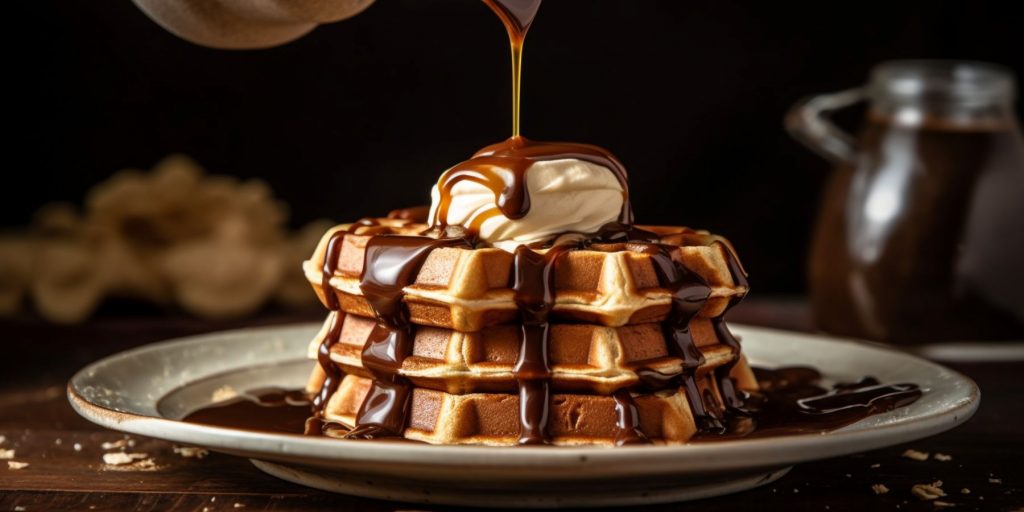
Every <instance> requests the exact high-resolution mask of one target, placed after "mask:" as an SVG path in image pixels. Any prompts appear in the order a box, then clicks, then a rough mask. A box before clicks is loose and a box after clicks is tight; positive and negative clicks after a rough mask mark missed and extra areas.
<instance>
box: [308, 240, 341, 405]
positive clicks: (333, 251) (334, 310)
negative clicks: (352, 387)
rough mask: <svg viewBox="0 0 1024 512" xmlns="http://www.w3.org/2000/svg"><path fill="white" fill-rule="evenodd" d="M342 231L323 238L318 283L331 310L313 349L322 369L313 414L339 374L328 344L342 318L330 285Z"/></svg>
mask: <svg viewBox="0 0 1024 512" xmlns="http://www.w3.org/2000/svg"><path fill="white" fill-rule="evenodd" d="M346 234H347V231H346V230H339V231H337V232H335V233H334V234H333V235H331V238H330V239H329V240H328V241H327V250H326V251H325V252H324V263H323V267H322V269H321V272H322V273H321V278H320V286H321V288H322V289H323V294H324V302H326V303H327V309H330V310H331V325H330V327H329V328H328V330H327V334H326V335H325V336H324V339H323V341H322V342H320V346H319V347H318V348H317V351H316V360H317V363H319V364H320V368H321V369H323V371H324V382H323V384H322V385H321V386H320V391H319V392H318V393H317V394H316V396H315V397H313V404H312V407H313V412H314V414H315V415H316V416H320V415H321V414H322V413H323V409H324V407H325V406H326V405H327V400H328V399H330V398H331V395H333V394H334V392H335V391H337V389H338V385H339V384H341V379H342V377H343V375H342V372H341V368H340V367H339V366H338V365H336V364H334V362H333V361H331V347H333V346H334V345H335V344H337V343H338V340H340V339H341V326H342V324H343V323H344V320H345V313H344V312H343V311H341V304H340V303H339V302H338V296H337V294H335V292H334V289H333V288H332V287H331V278H332V277H334V273H335V271H337V269H338V259H339V258H340V257H341V246H342V243H343V242H344V240H345V235H346Z"/></svg>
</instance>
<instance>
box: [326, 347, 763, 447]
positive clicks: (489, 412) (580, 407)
mask: <svg viewBox="0 0 1024 512" xmlns="http://www.w3.org/2000/svg"><path fill="white" fill-rule="evenodd" d="M749 371H750V370H749V367H747V366H746V363H745V362H743V361H741V363H740V364H738V365H736V367H735V368H734V370H733V373H736V374H737V375H739V374H742V373H744V372H747V373H749ZM750 378H751V379H752V378H753V377H752V376H751V377H750ZM744 380H745V379H744V378H742V377H741V378H739V379H737V381H738V382H740V383H741V387H743V388H744V389H747V390H753V389H756V382H754V383H753V384H751V383H750V382H747V383H746V385H743V384H742V383H743V381H744ZM371 382H372V381H371V380H370V379H367V378H365V377H360V376H357V375H347V376H346V377H345V379H344V380H343V381H342V382H341V385H340V386H339V387H338V390H337V391H336V392H335V393H334V395H333V396H332V397H331V398H330V400H329V401H328V402H327V407H326V408H325V410H324V418H325V419H327V420H330V421H336V422H339V423H342V424H344V425H349V426H351V425H353V424H354V423H355V417H356V414H357V412H358V411H359V406H360V405H361V404H362V401H363V398H364V397H365V396H366V393H367V391H368V390H369V388H370V385H371ZM310 385H311V387H316V386H317V384H316V382H311V383H310ZM697 387H698V389H699V390H700V392H701V395H702V396H705V397H710V398H707V399H706V400H705V402H706V403H705V406H706V407H708V408H713V409H715V410H716V411H718V412H719V413H721V411H722V405H721V399H720V395H719V392H718V388H717V384H716V383H715V379H714V378H713V377H712V376H711V375H710V374H705V375H703V376H702V377H699V378H697ZM632 398H633V402H634V403H635V404H636V408H637V412H638V413H639V420H640V422H639V430H640V431H641V432H642V433H643V434H644V435H645V436H646V437H647V438H648V439H650V440H651V441H652V442H655V443H667V444H678V443H685V442H687V441H688V440H690V438H691V437H693V435H694V434H695V433H696V432H697V427H696V424H695V422H694V419H693V415H692V413H691V412H690V404H689V402H688V401H687V399H686V394H685V393H683V392H682V391H681V390H679V389H670V390H665V391H660V392H657V393H649V394H633V395H632ZM410 402H411V403H410V405H409V411H410V412H409V421H408V425H407V427H406V429H405V431H404V432H403V436H404V437H405V438H407V439H412V440H417V441H424V442H428V443H432V444H485V445H515V444H517V442H518V439H519V434H520V423H519V422H520V420H519V396H518V395H516V394H506V393H469V394H452V393H446V392H444V391H437V390H433V389H427V388H415V389H414V390H413V392H412V395H411V399H410ZM549 411H550V416H549V418H550V419H549V422H548V427H547V432H548V434H549V435H550V436H551V442H552V444H556V445H580V444H598V445H613V444H615V439H616V435H617V434H618V431H619V428H618V417H617V413H616V401H615V398H613V397H611V396H602V395H592V394H557V393H556V394H553V395H552V396H551V401H550V410H549Z"/></svg>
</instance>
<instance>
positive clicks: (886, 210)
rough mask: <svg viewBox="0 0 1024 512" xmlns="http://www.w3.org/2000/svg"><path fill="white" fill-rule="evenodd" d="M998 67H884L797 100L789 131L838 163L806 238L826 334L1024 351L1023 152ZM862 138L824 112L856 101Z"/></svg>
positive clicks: (1006, 82)
mask: <svg viewBox="0 0 1024 512" xmlns="http://www.w3.org/2000/svg"><path fill="white" fill-rule="evenodd" d="M1014 94H1015V83H1014V78H1013V75H1012V73H1011V72H1010V71H1009V70H1007V69H1005V68H1003V67H1000V66H996V65H992V64H985V63H977V62H958V61H892V62H885V63H882V64H880V65H878V66H877V67H875V68H874V70H873V71H872V73H871V78H870V80H869V83H868V85H867V86H865V87H862V88H857V89H851V90H847V91H843V92H839V93H835V94H825V95H820V96H815V97H812V98H809V99H806V100H804V101H802V102H800V103H799V104H797V105H796V106H795V107H794V108H793V109H792V110H791V111H790V112H789V114H788V115H787V119H786V125H787V128H788V129H789V131H790V133H791V134H793V135H794V137H796V138H797V139H798V140H800V141H801V142H803V143H804V144H806V145H807V146H808V147H810V148H811V149H813V150H815V151H817V152H819V153H820V154H822V155H823V156H825V157H826V158H828V159H829V160H831V161H833V162H834V163H835V165H836V169H835V172H834V175H833V176H832V178H831V181H830V183H829V185H828V188H827V189H826V191H825V194H824V198H823V203H822V206H821V210H820V215H819V218H818V220H817V226H816V229H815V232H814V238H813V243H812V248H811V262H810V276H809V277H810V292H811V303H812V308H813V311H814V317H815V321H816V323H817V325H818V326H819V327H820V328H821V329H823V330H825V331H828V332H831V333H836V334H841V335H849V336H857V337H863V338H870V339H875V340H880V341H888V342H897V343H920V342H932V341H943V340H981V339H985V340H992V339H1024V140H1022V137H1021V132H1020V129H1019V127H1018V124H1017V121H1016V119H1015V116H1014V114H1013V102H1014ZM862 100H863V101H867V102H868V109H867V114H866V119H865V121H864V124H863V128H862V129H861V131H860V134H859V136H858V137H856V138H855V137H852V136H850V135H847V134H846V133H844V132H843V131H842V130H840V129H839V128H838V127H836V126H835V125H834V124H832V123H831V122H830V121H829V120H828V118H827V114H828V113H829V112H830V111H832V110H836V109H839V108H843V107H846V106H849V105H852V104H854V103H857V102H859V101H862Z"/></svg>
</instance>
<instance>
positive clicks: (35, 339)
mask: <svg viewBox="0 0 1024 512" xmlns="http://www.w3.org/2000/svg"><path fill="white" fill-rule="evenodd" d="M319 316H320V315H319V314H317V315H273V314H268V315H265V316H264V317H262V318H261V319H259V320H258V321H244V322H242V321H240V322H206V321H200V320H193V319H184V318H157V317H149V318H138V317H129V318H116V317H107V318H104V319H100V320H95V321H93V322H91V323H89V324H87V325H83V326H75V327H67V326H54V325H49V324H45V323H43V322H41V321H39V320H33V319H16V320H3V321H0V344H2V345H0V346H2V348H3V354H4V356H2V357H0V360H2V361H3V363H4V364H3V370H2V372H3V373H2V375H4V378H3V385H2V387H0V435H3V436H5V437H6V441H5V442H4V443H3V445H0V448H4V449H14V450H15V457H14V460H16V461H21V462H28V463H29V466H28V467H26V468H24V469H20V470H12V469H8V468H7V467H6V463H5V462H4V461H0V511H6V510H26V511H35V510H112V511H123V510H143V511H148V510H196V511H204V510H205V511H209V512H212V511H217V510H232V511H238V510H243V511H245V510H332V511H348V510H353V511H354V510H359V511H363V510H369V511H384V510H386V511H393V510H442V509H444V507H433V506H429V507H428V506H421V505H409V504H401V503H388V502H382V501H375V500H367V499H362V498H355V497H350V496H343V495H335V494H330V493H325V492H320V491H316V490H313V489H307V488H305V487H301V486H298V485H293V484H289V483H287V482H284V481H281V480H277V479H275V478H272V477H270V476H267V475H264V474H263V473H261V472H259V471H258V470H256V469H255V468H254V467H253V466H252V465H250V464H249V462H248V461H247V460H245V459H241V458H237V457H232V456H228V455H222V454H217V453H211V454H210V455H209V456H208V457H206V458H204V459H201V460H199V459H194V458H185V457H182V456H181V455H178V454H176V453H174V451H173V446H172V445H171V444H170V443H166V442H163V441H157V440H152V439H147V438H143V437H139V436H132V437H130V439H131V440H132V441H133V442H134V443H135V445H134V447H132V448H130V449H129V451H131V452H143V453H147V454H148V455H149V456H151V457H152V458H153V460H154V462H155V467H153V468H150V469H147V470H140V469H122V470H115V469H113V468H111V467H109V466H105V465H104V464H103V460H102V455H103V453H104V452H105V451H106V450H103V449H102V447H101V445H102V443H104V442H115V441H117V440H120V439H124V438H125V436H124V435H123V434H120V433H117V432H113V431H109V430H105V429H103V428H100V427H98V426H95V425H93V424H91V423H89V422H87V421H85V420H83V419H81V418H79V417H78V416H77V415H76V414H75V413H74V412H73V411H72V410H71V408H70V407H69V406H68V404H67V399H66V398H65V394H64V390H65V384H66V382H67V380H68V378H69V377H70V376H71V374H72V373H73V372H74V371H75V370H76V369H78V368H80V367H81V366H83V365H85V364H87V363H89V362H91V361H93V360H95V359H98V358H100V357H103V356H105V355H108V354H112V353H115V352H118V351H120V350H123V349H125V348H127V347H130V346H135V345H139V344H143V343H148V342H152V341H157V340H160V339H165V338H169V337H175V336H181V335H188V334H195V333H199V332H206V331H212V330H219V329H225V328H233V327H239V326H242V325H269V324H276V323H289V322H296V321H306V320H316V319H318V317H319ZM731 320H733V321H737V322H739V321H743V322H746V323H751V324H758V325H767V326H774V327H785V328H792V329H799V330H806V329H809V327H810V322H809V319H808V315H807V310H806V307H805V305H804V304H803V303H802V302H800V301H793V300H760V301H758V300H753V299H752V300H750V301H749V302H747V303H744V304H743V305H741V306H740V307H737V308H736V310H735V311H734V312H733V313H732V314H731ZM951 366H953V367H954V368H955V369H957V370H959V371H961V372H963V373H965V374H967V375H969V376H970V377H972V378H974V379H975V380H976V381H977V382H978V384H979V385H980V386H981V389H982V393H983V400H982V405H981V408H980V410H979V411H978V413H977V415H976V416H975V417H974V418H973V419H972V420H971V421H970V422H968V423H967V424H966V425H963V426H961V427H959V428H957V429H955V430H953V431H951V432H947V433H944V434H941V435H938V436H935V437H932V438H930V439H925V440H922V441H917V442H913V443H910V444H907V445H903V446H897V447H893V448H888V449H883V450H877V451H873V452H868V453H863V454H857V455H853V456H848V457H841V458H836V459H831V460H825V461H820V462H815V463H809V464H802V465H799V466H797V467H795V468H794V469H793V470H792V471H791V472H790V473H789V475H787V476H785V477H783V478H782V479H781V480H779V481H777V482H775V483H773V484H770V485H767V486H764V487H762V488H759V489H755V490H751V491H747V492H742V493H738V494H734V495H731V496H725V497H720V498H713V499H707V500H702V501H699V502H691V503H680V504H670V505H660V506H654V507H648V508H642V509H640V510H645V511H648V510H649V511H669V510H687V511H715V510H747V509H755V508H756V509H763V510H786V511H799V510H815V511H822V510H829V511H843V510H850V511H861V510H869V509H877V510H897V509H898V510H940V509H939V508H937V507H936V506H935V505H934V504H933V503H930V502H924V501H921V500H919V499H918V498H916V497H915V496H913V495H912V494H911V493H910V489H911V487H912V486H913V485H914V484H918V483H930V482H933V481H935V480H941V481H942V482H943V487H942V488H943V489H944V490H945V491H946V493H947V494H948V496H947V497H946V498H943V499H942V500H943V501H945V502H947V503H952V504H955V508H953V509H951V510H954V511H958V510H1007V511H1009V510H1017V509H1019V508H1020V507H1024V485H1022V482H1024V469H1021V466H1022V465H1024V440H1022V438H1021V437H1022V435H1024V403H1022V400H1021V398H1020V394H1019V393H1018V391H1019V389H1020V386H1021V385H1024V381H1022V377H1021V375H1022V374H1021V372H1022V370H1024V365H1021V364H1020V363H1011V362H1006V363H997V364H977V363H973V364H959V365H956V364H954V365H951ZM76 444H77V447H78V449H76ZM907 448H913V449H917V450H920V451H925V452H930V453H932V454H934V453H943V454H948V455H950V456H951V457H952V460H949V461H945V462H942V461H938V460H934V459H930V460H928V461H924V462H920V461H915V460H910V459H907V458H904V457H901V454H902V453H903V452H904V450H906V449H907ZM873 484H884V485H885V486H886V487H888V488H889V489H890V490H889V492H888V493H886V494H881V495H876V494H875V493H874V492H873V491H872V488H871V486H872V485H873ZM961 489H969V490H970V494H962V493H961ZM634 510H637V509H634Z"/></svg>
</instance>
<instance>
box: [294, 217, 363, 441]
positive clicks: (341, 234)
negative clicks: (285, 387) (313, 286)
mask: <svg viewBox="0 0 1024 512" xmlns="http://www.w3.org/2000/svg"><path fill="white" fill-rule="evenodd" d="M376 223H377V222H376V221H375V220H373V219H364V220H361V221H359V222H356V223H355V224H353V225H352V226H351V227H350V228H349V229H345V230H339V231H337V232H336V233H334V235H332V236H331V239H330V241H328V242H327V252H326V254H325V255H324V262H323V267H322V278H321V280H322V283H321V284H322V286H324V287H325V289H327V287H329V286H330V282H331V278H332V277H334V272H335V271H337V270H338V258H339V257H340V256H341V244H342V242H343V241H344V240H345V235H346V234H348V233H349V232H351V231H352V230H354V229H355V228H357V227H359V226H373V225H375V224H376ZM329 295H330V296H329V297H326V300H327V309H330V310H331V311H332V312H334V317H333V318H334V319H333V321H332V323H331V326H330V328H329V330H328V332H327V336H326V337H325V338H324V341H323V343H321V344H320V348H319V349H318V350H317V362H318V363H320V367H321V368H323V370H324V372H325V374H326V378H325V379H324V383H323V386H321V388H320V392H319V393H317V394H316V396H315V397H313V404H312V405H313V412H314V416H317V417H319V416H320V415H321V414H322V413H323V409H324V407H325V406H326V405H327V400H328V399H329V398H330V397H331V395H332V394H334V392H335V391H336V390H337V389H338V384H339V383H340V382H341V378H342V374H341V370H340V369H339V368H338V367H337V366H336V365H334V364H333V363H331V347H333V346H334V345H335V344H336V343H338V339H339V338H340V337H341V324H342V320H344V318H345V313H343V312H342V311H341V304H340V303H339V302H338V297H337V296H335V295H333V294H329ZM317 424H319V423H318V422H310V423H309V426H310V428H312V427H313V425H317Z"/></svg>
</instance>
